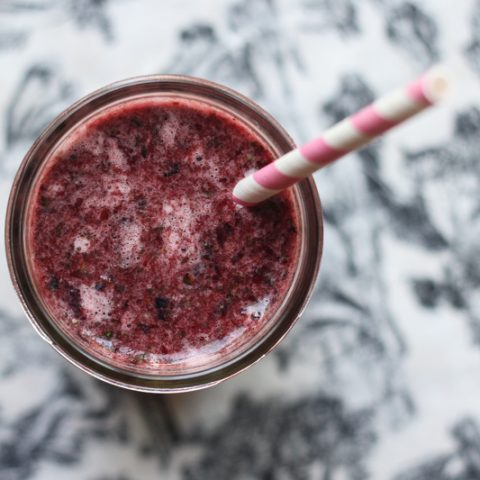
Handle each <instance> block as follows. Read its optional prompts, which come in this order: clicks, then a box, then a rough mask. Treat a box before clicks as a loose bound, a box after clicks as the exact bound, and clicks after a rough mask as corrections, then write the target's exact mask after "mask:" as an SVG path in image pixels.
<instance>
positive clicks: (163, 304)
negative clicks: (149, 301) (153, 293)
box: [155, 297, 169, 308]
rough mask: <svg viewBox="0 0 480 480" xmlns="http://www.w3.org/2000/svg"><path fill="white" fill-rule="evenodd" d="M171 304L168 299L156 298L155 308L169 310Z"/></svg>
mask: <svg viewBox="0 0 480 480" xmlns="http://www.w3.org/2000/svg"><path fill="white" fill-rule="evenodd" d="M168 304H169V300H168V298H165V297H155V308H167V307H168Z"/></svg>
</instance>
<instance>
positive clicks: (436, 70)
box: [424, 65, 452, 103]
mask: <svg viewBox="0 0 480 480" xmlns="http://www.w3.org/2000/svg"><path fill="white" fill-rule="evenodd" d="M451 84H452V72H451V70H450V69H449V68H447V67H446V66H445V65H436V66H435V67H433V68H431V69H430V70H429V71H428V72H427V73H426V74H425V77H424V93H425V96H426V97H427V98H428V99H429V100H430V101H431V102H432V103H436V102H438V101H440V100H442V99H443V98H445V96H446V95H447V94H448V92H449V90H450V87H451Z"/></svg>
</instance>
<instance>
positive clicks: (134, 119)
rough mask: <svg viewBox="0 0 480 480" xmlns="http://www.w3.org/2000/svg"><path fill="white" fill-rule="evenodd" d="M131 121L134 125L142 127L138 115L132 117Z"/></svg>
mask: <svg viewBox="0 0 480 480" xmlns="http://www.w3.org/2000/svg"><path fill="white" fill-rule="evenodd" d="M132 123H133V124H134V125H135V126H136V127H143V122H142V121H141V120H140V119H139V118H138V117H132Z"/></svg>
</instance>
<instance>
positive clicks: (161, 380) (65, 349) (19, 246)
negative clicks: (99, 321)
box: [5, 75, 323, 393]
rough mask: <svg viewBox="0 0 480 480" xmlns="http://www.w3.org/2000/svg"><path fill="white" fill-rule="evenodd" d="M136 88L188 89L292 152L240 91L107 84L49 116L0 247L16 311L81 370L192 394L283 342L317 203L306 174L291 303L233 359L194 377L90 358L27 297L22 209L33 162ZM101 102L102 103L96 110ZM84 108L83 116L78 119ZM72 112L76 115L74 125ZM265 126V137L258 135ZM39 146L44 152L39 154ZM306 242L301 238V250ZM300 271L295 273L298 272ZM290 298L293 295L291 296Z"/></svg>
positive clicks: (318, 235)
mask: <svg viewBox="0 0 480 480" xmlns="http://www.w3.org/2000/svg"><path fill="white" fill-rule="evenodd" d="M139 88H145V89H150V90H151V93H159V92H169V93H171V94H172V95H175V94H179V93H181V92H183V93H184V94H186V95H189V94H192V90H195V95H194V98H196V99H198V98H202V97H205V101H206V99H211V100H213V101H217V102H219V103H220V104H228V106H229V107H230V108H232V109H233V111H234V112H235V113H236V114H237V115H238V116H240V117H241V118H242V119H244V120H245V117H243V116H242V115H245V116H246V117H248V120H250V121H251V122H252V124H253V125H255V126H256V127H257V128H258V129H259V131H261V132H262V133H263V138H264V139H266V140H267V141H268V143H269V147H270V148H273V147H272V144H273V136H274V135H275V136H276V137H278V138H277V139H276V140H277V141H279V142H280V143H281V145H277V150H279V154H283V153H286V152H287V151H289V150H291V149H292V148H294V147H295V144H294V143H293V140H292V139H291V138H290V136H289V135H288V133H287V132H286V131H285V130H284V129H283V127H281V125H280V124H279V123H278V122H277V121H276V120H275V119H274V118H273V117H272V116H271V115H270V114H268V113H267V112H266V111H265V110H263V109H262V108H261V107H260V106H259V105H257V104H256V103H255V102H253V101H252V100H250V99H249V98H247V97H245V96H243V95H242V94H240V93H238V92H236V91H234V90H232V89H230V88H228V87H225V86H223V85H219V84H217V83H214V82H211V81H209V80H204V79H200V78H196V77H190V76H185V75H146V76H139V77H132V78H128V79H125V80H121V81H117V82H114V83H111V84H109V85H107V86H105V87H102V88H100V89H97V90H95V91H94V92H92V93H90V94H88V95H86V96H84V97H83V98H81V99H80V100H78V101H77V102H75V103H73V104H72V105H71V106H70V107H68V108H67V109H66V110H64V111H63V112H62V113H60V114H59V115H58V116H57V117H56V118H54V119H53V120H52V122H51V123H50V124H49V125H48V126H47V127H46V128H45V129H44V130H43V132H42V133H41V134H40V135H39V137H38V138H37V140H36V141H35V142H34V143H33V145H32V147H31V148H30V149H29V151H28V152H27V153H26V155H25V157H24V159H23V160H22V162H21V164H20V166H19V169H18V171H17V174H16V176H15V178H14V181H13V185H12V188H11V192H10V197H9V201H8V206H7V215H6V228H5V246H6V253H7V262H8V268H9V272H10V276H11V279H12V282H13V285H14V287H15V290H16V292H17V295H18V297H19V298H20V301H21V304H22V308H23V309H24V311H25V313H26V315H27V317H28V319H29V321H30V323H31V324H32V325H33V327H34V328H35V330H36V331H37V333H39V334H40V336H41V337H42V338H43V339H44V340H45V341H47V342H48V343H49V344H50V345H51V346H52V347H53V348H54V349H55V350H56V351H57V352H59V353H60V354H61V355H62V356H63V357H64V358H66V359H67V360H68V361H69V362H71V363H73V364H74V365H76V366H77V367H78V368H80V369H81V370H83V371H85V372H87V373H88V374H90V375H92V376H93V377H95V378H98V379H100V380H103V381H106V382H107V383H111V384H113V385H117V386H121V387H123V388H128V389H132V390H137V391H144V392H155V393H171V392H181V391H190V390H197V389H200V388H206V387H208V386H211V385H214V384H217V383H219V382H221V381H223V380H226V379H227V378H230V377H232V376H234V375H236V374H238V373H240V372H241V371H243V370H245V369H246V368H248V367H249V366H251V365H253V364H254V363H256V362H257V361H258V360H259V359H260V358H262V357H263V356H265V355H266V354H267V353H268V352H270V351H271V350H272V349H273V348H274V347H275V346H276V345H277V344H278V343H279V342H280V341H281V340H282V338H283V337H284V336H285V335H286V334H287V333H288V331H289V330H290V329H291V328H292V326H293V325H294V324H295V323H296V321H297V320H298V318H299V317H300V316H301V314H302V313H303V310H304V309H305V307H306V305H307V303H308V300H309V299H310V297H311V294H312V291H313V287H314V285H315V280H316V278H317V274H318V270H319V266H320V260H321V255H322V251H323V218H322V209H321V203H320V198H319V196H318V192H317V189H316V186H315V182H314V181H313V179H312V178H311V177H310V178H308V179H306V180H303V181H302V182H300V183H299V184H297V185H296V186H294V187H293V188H294V192H295V197H296V202H297V203H298V206H299V207H301V208H302V209H303V210H302V212H301V214H302V215H303V216H304V218H302V225H301V226H302V238H301V242H302V248H301V250H300V252H299V254H298V255H299V258H298V259H297V267H298V268H297V272H296V273H295V276H294V279H293V280H292V283H291V285H290V286H289V291H288V293H289V294H291V295H290V296H291V297H292V298H291V299H290V300H291V301H292V303H293V305H285V303H286V302H285V299H284V301H282V303H281V304H280V305H279V307H278V309H277V310H276V311H275V313H274V316H275V315H277V314H278V319H277V321H276V322H275V323H274V324H273V325H272V326H271V328H270V330H268V331H267V332H265V335H264V336H263V337H262V338H260V339H258V341H257V342H256V343H254V344H253V345H251V346H250V347H249V348H247V349H246V350H245V351H243V352H241V353H240V354H239V355H236V356H234V357H233V358H232V359H230V360H229V361H228V362H225V363H221V364H219V365H217V366H214V367H212V368H207V369H205V370H201V371H197V372H190V373H184V374H180V375H155V374H141V373H138V372H133V371H128V370H122V369H119V368H118V367H117V366H114V365H108V362H107V363H105V362H102V360H101V359H99V358H98V357H95V356H94V355H91V354H89V352H87V351H85V350H84V349H83V348H81V347H80V346H79V345H76V344H75V342H74V341H73V340H72V339H69V338H68V336H67V335H66V334H65V333H64V332H62V331H61V328H60V327H59V326H58V325H56V321H55V320H54V319H52V318H50V316H49V315H48V314H47V312H45V310H44V309H42V308H41V306H39V305H38V303H39V302H38V299H37V298H36V297H35V295H34V294H33V293H34V292H32V285H33V282H32V281H31V279H30V277H29V275H28V268H27V263H28V261H27V259H26V255H25V253H26V252H25V246H24V242H23V238H24V237H23V233H24V230H25V227H24V224H25V221H24V220H25V218H24V217H25V211H26V210H27V207H28V198H29V195H30V193H31V191H32V189H33V185H34V180H35V178H36V177H35V174H36V172H37V170H38V169H39V168H40V166H39V165H35V161H37V163H39V164H42V161H43V160H45V159H47V158H48V154H49V153H50V152H51V151H52V150H53V149H54V147H55V146H57V145H58V144H59V142H60V141H61V140H62V138H64V137H65V134H66V133H68V132H69V131H70V129H71V128H73V127H74V126H75V125H76V124H78V122H79V119H80V120H82V119H85V118H86V117H87V116H88V114H89V113H90V114H92V112H93V113H95V112H96V111H97V110H99V106H100V108H102V107H105V106H106V107H108V106H110V105H112V104H113V103H114V102H115V98H116V99H117V100H118V99H120V100H122V99H123V100H124V101H128V99H129V98H130V95H131V94H134V93H137V94H138V92H135V90H136V89H137V90H138V89H139ZM141 93H143V92H141ZM109 96H111V97H112V98H110V97H109ZM102 101H104V104H103V105H102V104H101V102H102ZM200 101H201V100H200ZM99 103H100V105H99ZM242 109H246V111H244V110H242ZM85 110H87V115H84V114H83V115H82V112H83V111H85ZM75 115H77V116H79V118H77V120H76V121H73V120H74V118H75ZM250 117H251V118H250ZM72 121H73V123H72ZM69 122H70V123H69ZM267 128H268V132H266V133H265V131H266V130H267ZM42 148H43V150H44V151H45V152H46V153H45V152H44V153H43V155H42ZM35 168H36V170H35ZM29 182H30V183H29ZM25 190H26V191H25ZM307 217H308V218H307ZM304 223H305V224H306V225H304ZM307 230H308V231H307ZM307 237H308V238H307ZM305 241H307V245H306V246H305V245H304V242H305ZM302 269H303V270H302ZM299 270H301V271H300V273H299V272H298V271H299ZM294 287H296V288H294ZM294 294H296V296H295V297H294ZM282 307H283V308H284V309H286V312H284V315H283V317H282V316H281V315H280V313H282V311H281V309H282ZM279 312H280V313H279Z"/></svg>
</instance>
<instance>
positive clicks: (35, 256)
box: [27, 98, 299, 368]
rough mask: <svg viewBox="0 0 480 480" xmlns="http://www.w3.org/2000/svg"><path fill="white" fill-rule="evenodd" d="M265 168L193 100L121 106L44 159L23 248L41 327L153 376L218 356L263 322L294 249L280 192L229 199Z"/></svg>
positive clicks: (247, 135)
mask: <svg viewBox="0 0 480 480" xmlns="http://www.w3.org/2000/svg"><path fill="white" fill-rule="evenodd" d="M272 160H273V154H272V152H271V151H270V150H269V149H268V148H267V146H266V145H265V144H264V143H263V142H262V140H261V139H260V138H258V137H257V136H256V134H255V132H253V131H252V130H251V129H249V128H247V127H246V126H245V125H244V124H243V123H240V122H239V121H238V120H236V119H235V118H233V117H232V116H230V115H228V114H227V113H225V112H223V111H221V110H218V109H215V108H213V107H211V106H208V105H207V104H203V103H200V102H194V101H187V100H178V99H160V98H157V99H154V98H152V99H148V100H137V101H129V102H126V103H123V104H120V105H117V106H115V107H111V108H109V109H108V110H106V111H104V112H103V113H101V114H98V115H97V116H95V117H94V118H93V119H90V120H89V121H88V122H87V123H85V124H84V125H83V126H81V127H78V128H77V129H75V130H74V131H73V133H71V134H70V135H69V136H68V137H67V138H66V140H65V141H64V142H63V144H62V145H61V146H60V147H59V148H58V149H57V150H56V151H55V152H54V153H53V154H52V156H51V157H50V158H49V159H48V160H47V162H46V164H45V167H44V168H43V170H42V172H41V174H40V176H39V178H38V181H37V183H36V187H35V190H34V192H33V197H32V201H31V207H30V211H29V220H28V234H27V245H28V251H29V255H30V258H31V260H30V269H31V273H32V277H33V280H34V283H35V285H36V290H37V293H38V295H39V297H40V298H41V299H42V300H43V303H44V305H45V307H46V309H47V310H48V312H49V314H50V316H51V318H52V319H53V320H54V321H55V322H56V323H57V324H58V325H59V327H60V328H61V329H62V330H63V331H64V332H65V333H66V334H67V336H68V337H69V338H70V339H71V340H72V341H73V342H74V343H77V344H79V345H81V346H82V347H83V348H84V349H86V350H87V351H89V352H90V353H91V354H93V355H94V356H95V355H97V356H98V355H99V356H101V357H103V358H107V359H108V360H109V361H113V362H117V363H120V364H124V365H125V364H129V365H131V364H135V365H144V366H145V365H146V366H147V367H148V368H155V367H158V366H161V365H164V364H172V363H177V362H187V363H188V362H191V363H193V364H194V363H195V362H196V361H197V360H198V358H200V357H205V355H206V356H212V355H218V356H222V355H224V354H225V353H226V352H231V351H233V350H234V349H236V348H238V345H241V344H242V343H244V342H245V341H247V339H248V338H251V336H252V335H254V334H255V333H257V332H258V331H259V329H261V328H262V326H264V325H265V323H266V322H268V320H269V319H270V318H271V316H272V315H273V313H274V312H275V311H276V309H277V308H278V305H279V303H280V302H281V301H282V299H283V298H284V296H285V292H286V291H287V289H288V288H289V285H290V284H291V281H292V278H293V275H294V272H295V268H296V264H297V260H298V250H299V222H298V214H297V211H296V207H295V202H294V200H293V195H292V194H291V192H284V193H282V194H280V195H278V196H276V197H275V198H272V199H270V200H268V201H266V202H264V203H263V204H261V205H259V206H256V207H254V208H243V207H239V206H237V205H235V204H234V202H233V201H232V200H231V192H232V189H233V187H234V185H235V183H236V181H238V179H240V178H242V177H243V176H244V175H245V173H246V172H248V171H250V170H252V169H258V168H260V167H262V166H264V165H265V164H267V163H269V162H271V161H272Z"/></svg>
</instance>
